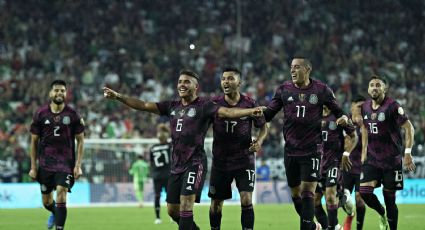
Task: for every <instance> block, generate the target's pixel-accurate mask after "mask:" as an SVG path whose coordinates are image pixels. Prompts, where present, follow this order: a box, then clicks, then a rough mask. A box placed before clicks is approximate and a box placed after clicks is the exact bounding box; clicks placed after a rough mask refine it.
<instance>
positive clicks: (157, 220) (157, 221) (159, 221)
mask: <svg viewBox="0 0 425 230" xmlns="http://www.w3.org/2000/svg"><path fill="white" fill-rule="evenodd" d="M154 223H155V224H160V223H162V221H161V219H156V220H155V222H154Z"/></svg>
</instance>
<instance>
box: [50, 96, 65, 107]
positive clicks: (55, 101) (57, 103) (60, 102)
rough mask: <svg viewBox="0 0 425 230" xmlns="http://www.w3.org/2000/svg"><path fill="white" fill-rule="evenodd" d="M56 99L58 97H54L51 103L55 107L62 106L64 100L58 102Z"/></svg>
mask: <svg viewBox="0 0 425 230" xmlns="http://www.w3.org/2000/svg"><path fill="white" fill-rule="evenodd" d="M57 98H59V97H54V98H53V100H52V102H53V103H55V104H56V105H62V104H63V102H64V101H65V99H64V98H61V99H62V100H58V99H57Z"/></svg>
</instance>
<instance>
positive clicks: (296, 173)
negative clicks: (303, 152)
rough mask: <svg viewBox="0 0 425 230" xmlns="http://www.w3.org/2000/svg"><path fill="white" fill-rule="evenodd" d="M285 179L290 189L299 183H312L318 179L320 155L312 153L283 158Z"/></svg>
mask: <svg viewBox="0 0 425 230" xmlns="http://www.w3.org/2000/svg"><path fill="white" fill-rule="evenodd" d="M284 161H285V162H284V163H285V171H286V178H287V180H288V186H289V187H290V188H293V187H296V186H298V185H300V184H301V181H307V182H314V181H318V180H319V178H320V174H319V173H320V172H319V169H320V155H319V154H318V153H314V154H311V155H307V156H299V157H298V156H287V155H286V154H285V156H284Z"/></svg>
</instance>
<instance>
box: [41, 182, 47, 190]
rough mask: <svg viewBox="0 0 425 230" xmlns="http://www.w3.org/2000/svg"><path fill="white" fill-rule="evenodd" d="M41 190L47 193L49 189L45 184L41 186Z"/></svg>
mask: <svg viewBox="0 0 425 230" xmlns="http://www.w3.org/2000/svg"><path fill="white" fill-rule="evenodd" d="M40 189H41V191H42V192H45V191H47V187H46V185H44V184H42V185H40Z"/></svg>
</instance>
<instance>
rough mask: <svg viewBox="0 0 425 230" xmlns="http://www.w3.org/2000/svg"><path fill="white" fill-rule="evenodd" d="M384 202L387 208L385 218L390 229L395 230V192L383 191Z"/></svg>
mask: <svg viewBox="0 0 425 230" xmlns="http://www.w3.org/2000/svg"><path fill="white" fill-rule="evenodd" d="M384 200H385V205H386V208H387V217H388V224H389V225H390V229H391V230H394V229H397V223H398V208H397V205H396V204H395V191H384Z"/></svg>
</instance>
